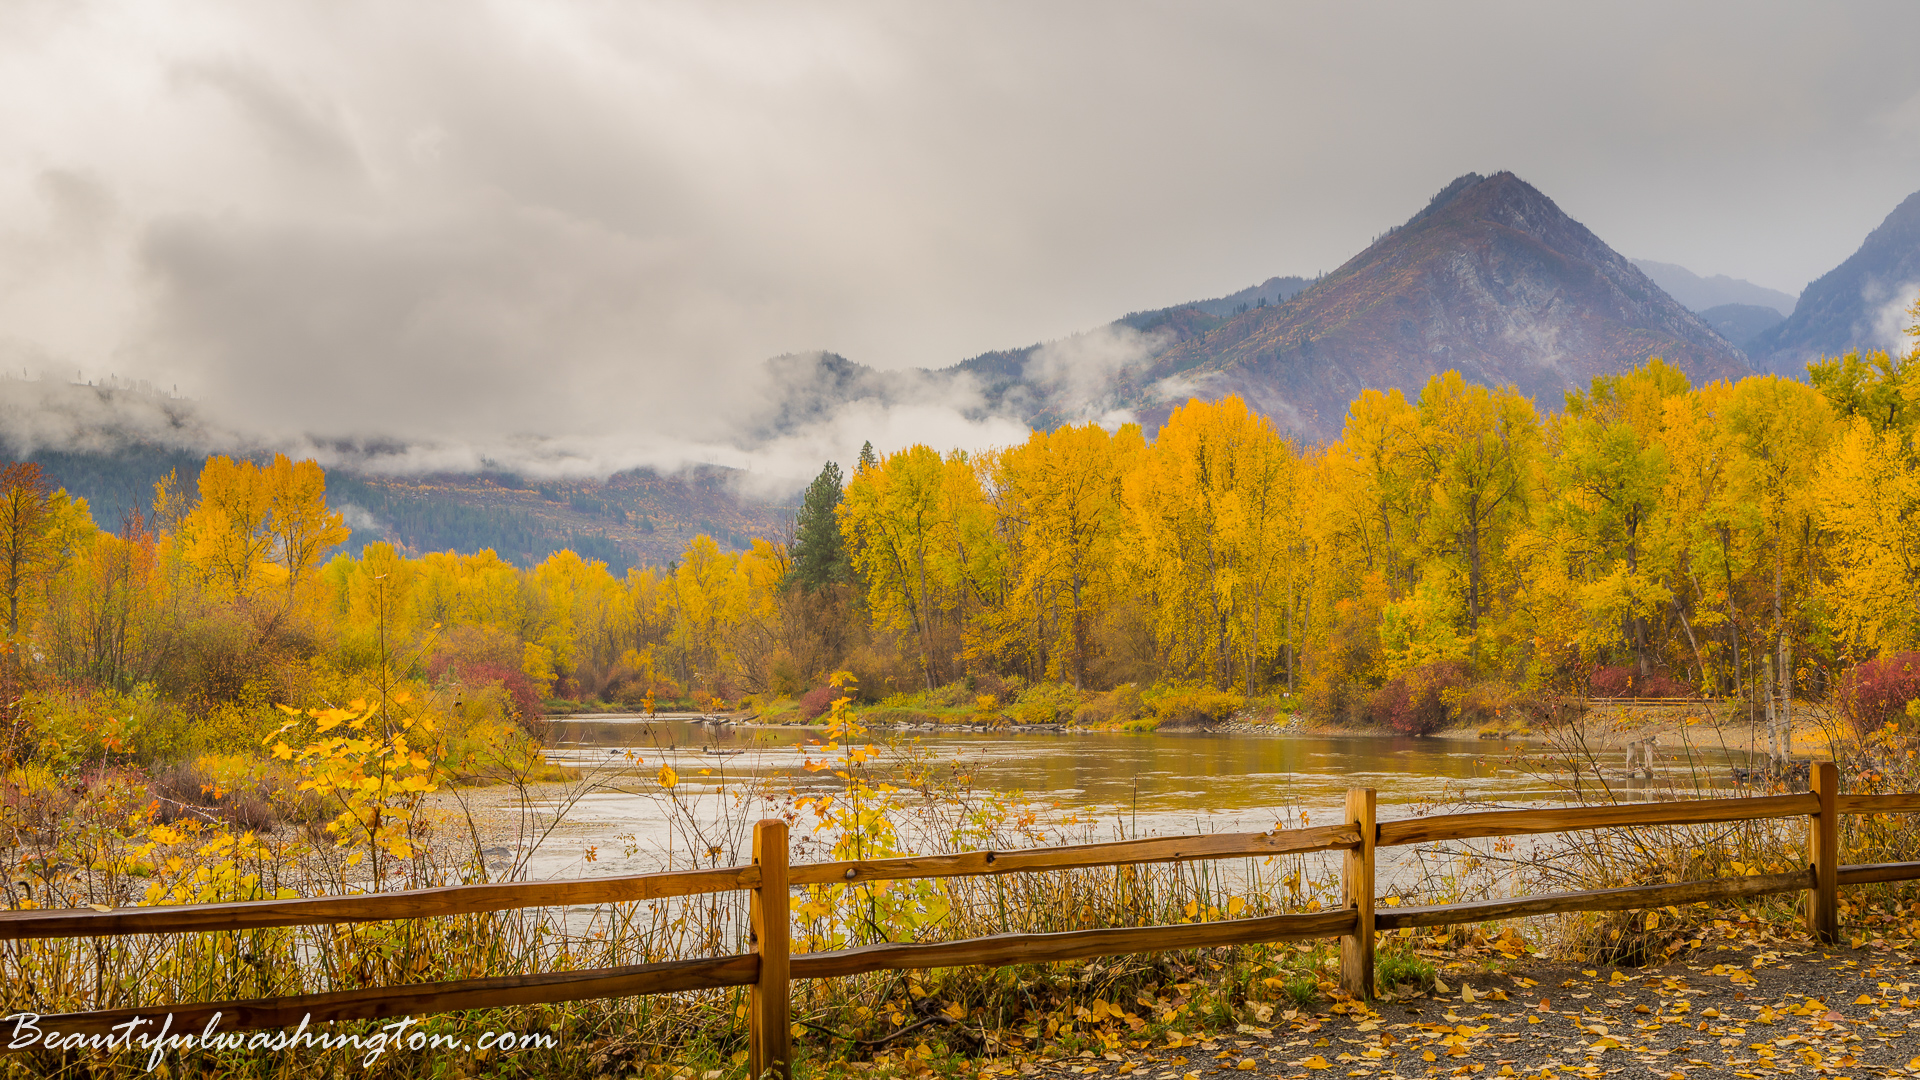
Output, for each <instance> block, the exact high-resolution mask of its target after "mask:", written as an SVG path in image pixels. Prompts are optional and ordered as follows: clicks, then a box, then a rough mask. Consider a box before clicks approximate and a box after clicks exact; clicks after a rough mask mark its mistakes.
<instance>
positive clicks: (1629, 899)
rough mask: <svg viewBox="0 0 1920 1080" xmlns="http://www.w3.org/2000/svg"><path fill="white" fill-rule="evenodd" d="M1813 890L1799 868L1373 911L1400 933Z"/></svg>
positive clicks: (1380, 924)
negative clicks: (1412, 928) (1406, 929)
mask: <svg viewBox="0 0 1920 1080" xmlns="http://www.w3.org/2000/svg"><path fill="white" fill-rule="evenodd" d="M1812 887H1813V874H1812V873H1811V872H1810V871H1806V870H1799V871H1794V872H1792V873H1786V874H1753V875H1749V876H1747V877H1733V878H1711V879H1708V880H1706V881H1682V882H1679V883H1677V884H1673V885H1630V886H1627V887H1625V888H1620V889H1588V890H1583V891H1581V892H1558V893H1541V894H1539V895H1536V896H1520V897H1514V898H1511V899H1501V900H1473V901H1469V902H1467V903H1464V904H1437V905H1434V906H1432V907H1404V908H1383V909H1381V910H1379V911H1376V912H1375V913H1374V918H1373V921H1374V926H1375V927H1377V928H1379V929H1381V930H1398V929H1400V928H1402V927H1407V926H1450V925H1453V924H1456V923H1470V922H1486V921H1488V920H1490V919H1505V918H1512V917H1514V916H1519V915H1552V914H1555V913H1557V912H1563V911H1625V910H1627V909H1628V908H1642V907H1665V906H1667V905H1668V904H1697V903H1701V902H1704V901H1709V900H1733V899H1738V898H1741V897H1748V896H1770V895H1772V894H1774V893H1783V892H1793V891H1795V890H1796V889H1810V888H1812Z"/></svg>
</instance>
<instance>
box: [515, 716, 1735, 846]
mask: <svg viewBox="0 0 1920 1080" xmlns="http://www.w3.org/2000/svg"><path fill="white" fill-rule="evenodd" d="M822 738H823V735H822V734H821V733H820V732H819V731H815V730H806V729H796V728H751V727H721V728H715V727H710V726H706V725H701V724H696V723H693V722H690V721H689V720H688V719H676V718H658V719H654V720H651V721H649V720H647V719H646V718H645V717H638V716H633V717H626V716H601V717H594V718H591V719H570V720H560V721H556V722H555V723H554V725H553V733H552V736H551V738H550V750H549V756H550V757H551V758H552V759H554V760H556V761H563V762H566V763H568V764H572V765H576V766H580V767H583V768H585V769H587V770H589V772H590V774H591V775H593V776H594V777H595V778H596V782H597V784H598V785H599V788H598V789H597V790H595V791H594V792H593V793H591V794H587V795H585V796H584V797H581V798H579V799H578V800H577V801H576V802H574V803H573V805H572V806H571V807H570V808H568V810H567V812H566V817H567V819H568V821H569V822H570V823H571V824H570V826H569V828H568V829H567V830H565V833H564V835H563V836H562V837H561V838H558V839H556V840H553V841H549V848H548V849H547V850H545V851H543V853H542V855H541V857H540V858H539V859H537V860H536V864H535V866H536V870H538V871H545V872H552V873H561V872H566V873H632V872H640V871H643V870H648V869H653V868H656V867H657V866H659V865H660V863H661V861H662V856H663V855H664V854H665V853H666V852H668V851H669V850H672V851H673V852H674V855H675V858H674V862H675V864H676V865H685V855H686V854H687V853H688V852H689V851H690V850H695V849H703V848H711V847H713V846H720V847H722V848H723V849H726V850H724V851H723V857H722V858H721V861H723V862H724V861H727V858H730V857H732V855H733V854H734V852H735V850H737V846H738V845H739V844H740V842H741V841H740V838H741V836H742V835H744V833H743V830H744V825H745V824H746V823H748V822H750V821H751V820H752V819H754V818H757V817H760V816H763V815H764V813H765V810H766V807H765V805H764V804H762V805H760V806H758V807H754V806H750V805H748V800H746V799H744V796H745V794H746V793H747V792H748V791H750V790H753V789H755V788H756V785H755V784H754V783H753V782H754V781H763V780H769V779H772V780H777V781H778V784H777V785H775V786H777V787H779V788H780V789H781V790H789V789H792V790H798V791H799V792H801V793H803V794H804V793H805V792H807V791H808V790H810V789H819V790H831V789H832V788H833V787H836V786H838V784H839V783H840V781H838V780H837V779H835V778H833V776H832V774H831V772H822V773H808V772H806V771H805V770H804V769H803V768H802V767H801V765H802V763H803V761H804V760H806V757H807V753H808V750H809V749H811V751H812V754H813V756H814V757H815V758H818V757H819V756H820V755H819V747H818V745H817V743H818V741H819V740H820V739H822ZM870 739H871V741H874V742H883V741H887V740H889V739H890V740H892V742H893V743H894V745H895V746H896V747H900V748H904V749H907V750H910V751H914V752H917V753H920V754H922V755H924V756H925V758H926V759H927V760H929V761H931V762H932V763H934V764H935V771H936V775H939V776H942V777H950V776H953V775H955V774H956V773H958V774H963V775H965V776H968V777H970V778H971V783H972V785H973V786H974V787H975V788H978V789H985V790H990V791H995V792H1001V793H1006V794H1019V795H1023V796H1025V797H1027V798H1029V799H1032V800H1034V801H1035V802H1036V803H1037V804H1038V805H1040V806H1042V807H1044V808H1046V809H1047V810H1049V811H1050V812H1052V813H1053V814H1054V815H1055V816H1062V815H1066V816H1070V821H1071V823H1072V827H1071V828H1070V829H1068V830H1066V831H1065V832H1063V833H1062V834H1061V835H1062V836H1065V837H1066V838H1069V839H1074V840H1086V839H1092V840H1106V839H1119V838H1123V837H1127V836H1136V835H1138V836H1146V835H1154V834H1159V835H1166V834H1170V833H1190V832H1202V831H1205V832H1214V831H1219V832H1227V831H1240V830H1252V829H1266V828H1271V827H1273V826H1275V825H1276V824H1284V825H1288V826H1297V825H1299V824H1301V823H1302V818H1303V817H1304V818H1305V819H1306V820H1308V821H1310V822H1312V823H1318V824H1325V823H1329V822H1332V821H1335V820H1338V819H1339V817H1340V815H1341V809H1342V805H1343V803H1344V800H1345V796H1346V792H1347V789H1349V788H1352V787H1372V788H1374V789H1375V790H1376V792H1377V793H1378V795H1377V798H1378V800H1379V813H1380V816H1381V817H1382V818H1393V817H1404V816H1409V815H1411V814H1415V813H1419V812H1422V811H1423V810H1427V809H1430V808H1433V807H1435V806H1437V805H1441V804H1446V803H1453V802H1458V801H1461V800H1474V801H1480V802H1500V803H1524V802H1533V801H1540V800H1558V799H1560V798H1562V794H1561V789H1559V788H1557V787H1556V786H1554V785H1553V784H1552V783H1550V782H1548V781H1547V780H1546V779H1545V778H1544V777H1543V776H1542V775H1540V774H1538V773H1537V772H1536V771H1534V767H1530V766H1529V765H1528V763H1527V760H1526V759H1527V756H1528V754H1529V752H1530V751H1531V752H1535V753H1536V754H1537V752H1538V751H1539V749H1540V748H1539V747H1538V746H1528V745H1526V744H1523V743H1518V742H1507V741H1501V740H1477V739H1451V738H1427V739H1413V738H1397V737H1370V736H1328V735H1291V734H1285V733H1277V734H1228V733H1221V734H1215V733H1201V732H1179V733H1151V734H1105V733H1096V734H1081V735H1069V734H1009V733H990V732H977V733H976V732H925V731H915V732H906V733H899V734H890V733H886V732H876V733H874V735H873V736H872V737H870ZM809 742H811V743H814V744H815V745H813V746H812V747H811V748H809V747H808V745H807V744H808V743H809ZM1616 757H1617V755H1613V754H1609V755H1607V756H1606V758H1605V761H1604V763H1605V764H1606V765H1607V766H1608V769H1609V772H1610V773H1611V772H1613V771H1615V768H1616V766H1617V765H1618V762H1617V761H1616V760H1615V758H1616ZM635 759H637V760H635ZM663 764H664V765H671V766H672V767H673V769H674V770H675V772H676V773H677V774H678V775H679V781H680V782H679V785H678V787H677V788H676V793H677V795H678V796H679V797H680V799H681V801H682V803H683V805H685V806H687V807H688V808H690V809H691V811H692V813H691V814H690V815H688V816H686V817H683V818H682V821H683V822H685V821H687V820H692V819H697V820H699V821H701V822H702V824H700V825H699V826H697V827H696V828H695V829H692V830H690V829H689V828H688V827H687V826H686V825H685V824H682V825H681V826H678V827H669V824H668V817H669V815H668V814H667V813H666V810H665V807H664V805H663V803H662V801H661V799H660V788H659V786H658V784H657V783H656V782H655V781H654V777H655V776H656V774H657V772H658V770H659V768H660V766H662V765H663ZM1660 765H1661V768H1662V770H1663V771H1666V772H1671V773H1677V774H1679V775H1680V776H1681V777H1682V778H1681V779H1680V780H1679V781H1678V783H1679V786H1680V787H1681V788H1682V790H1690V789H1691V781H1690V780H1687V779H1685V778H1684V777H1685V776H1686V774H1687V773H1689V772H1690V771H1692V770H1695V769H1705V770H1707V771H1709V772H1710V773H1711V774H1713V775H1715V776H1717V777H1718V778H1720V779H1721V780H1722V781H1724V779H1725V778H1726V775H1727V765H1728V762H1727V760H1726V755H1725V754H1724V753H1718V752H1714V753H1709V754H1707V755H1704V756H1702V755H1696V757H1695V759H1694V762H1693V763H1692V764H1691V765H1690V764H1689V763H1688V762H1687V761H1685V760H1680V759H1676V758H1675V756H1674V755H1672V754H1671V753H1666V754H1663V755H1662V756H1661V761H1660ZM1607 783H1608V784H1609V785H1610V786H1612V787H1614V788H1615V789H1616V790H1625V791H1629V792H1643V793H1645V794H1646V795H1648V796H1650V797H1657V796H1658V794H1659V793H1660V792H1662V791H1665V790H1667V789H1668V781H1666V780H1655V781H1646V780H1625V779H1616V778H1613V777H1612V776H1611V775H1610V776H1609V779H1608V781H1607ZM1055 808H1057V809H1055ZM696 833H697V835H696ZM1069 834H1071V835H1069ZM586 846H595V847H597V848H598V852H597V861H596V862H594V863H593V864H591V865H589V864H587V863H585V862H583V861H581V857H580V852H581V850H582V849H583V848H584V847H586ZM802 857H804V853H803V856H802Z"/></svg>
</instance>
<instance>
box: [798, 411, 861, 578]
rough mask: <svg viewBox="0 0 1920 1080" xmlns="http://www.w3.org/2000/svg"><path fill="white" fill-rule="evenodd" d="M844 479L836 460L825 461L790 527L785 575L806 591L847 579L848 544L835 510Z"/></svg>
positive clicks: (838, 503) (809, 486)
mask: <svg viewBox="0 0 1920 1080" xmlns="http://www.w3.org/2000/svg"><path fill="white" fill-rule="evenodd" d="M868 446H869V449H868V450H867V451H863V454H864V453H871V446H872V444H868ZM844 479H845V478H844V477H843V476H842V475H841V473H840V465H839V463H838V462H833V461H829V462H827V464H826V467H825V468H823V469H821V470H820V475H819V476H816V477H814V478H813V483H811V484H809V485H807V493H806V495H805V497H804V498H803V499H802V500H801V503H800V514H799V517H798V519H797V520H796V521H795V523H794V530H793V533H794V537H793V549H794V550H793V570H792V572H791V573H790V574H789V575H788V579H789V580H790V581H792V582H794V583H797V584H798V585H799V586H800V587H801V588H802V589H805V590H806V591H807V592H816V591H818V590H819V589H822V588H824V587H826V586H828V585H841V584H845V583H846V582H847V581H848V580H849V575H848V568H847V546H846V544H845V542H844V541H843V540H842V539H841V536H840V518H839V516H838V515H837V514H836V513H835V510H836V509H838V507H839V506H840V498H841V489H842V486H843V480H844Z"/></svg>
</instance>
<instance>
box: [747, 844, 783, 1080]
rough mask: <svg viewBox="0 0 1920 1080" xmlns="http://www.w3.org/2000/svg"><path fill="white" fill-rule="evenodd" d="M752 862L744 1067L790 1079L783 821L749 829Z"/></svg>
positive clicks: (754, 1072) (753, 1072) (755, 1075)
mask: <svg viewBox="0 0 1920 1080" xmlns="http://www.w3.org/2000/svg"><path fill="white" fill-rule="evenodd" d="M753 862H754V865H755V866H758V867H759V868H760V887H759V888H757V889H754V890H753V901H752V908H751V915H750V919H751V923H750V926H751V928H752V931H753V951H754V953H755V954H756V955H758V956H759V957H760V977H759V980H758V981H757V982H755V983H754V984H753V989H752V990H751V992H750V993H749V995H748V1006H747V1012H748V1022H747V1068H748V1069H749V1071H750V1073H751V1075H752V1076H753V1078H754V1080H761V1078H762V1077H765V1076H767V1075H768V1074H771V1075H773V1076H776V1077H778V1078H779V1080H793V1046H792V1042H793V1040H792V1037H791V1031H790V1025H791V1024H792V1022H793V1021H792V1019H791V1018H790V1017H789V1015H788V1008H787V1006H788V1000H789V992H790V988H791V983H789V982H788V977H789V973H790V971H791V958H790V956H789V954H788V941H787V932H788V927H789V925H790V922H789V920H790V919H791V915H790V914H789V909H790V902H791V900H792V894H790V893H789V892H788V891H787V823H786V822H784V821H782V820H780V819H779V818H768V819H767V820H765V821H762V822H760V823H759V824H757V825H755V826H754V827H753Z"/></svg>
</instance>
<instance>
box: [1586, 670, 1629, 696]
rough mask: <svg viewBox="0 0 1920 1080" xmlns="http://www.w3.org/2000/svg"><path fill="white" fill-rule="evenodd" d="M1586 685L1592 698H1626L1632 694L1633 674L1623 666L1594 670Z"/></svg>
mask: <svg viewBox="0 0 1920 1080" xmlns="http://www.w3.org/2000/svg"><path fill="white" fill-rule="evenodd" d="M1587 685H1588V686H1589V687H1591V688H1592V691H1593V696H1594V697H1603V698H1618V697H1627V696H1629V695H1631V694H1632V693H1633V672H1632V671H1630V670H1628V669H1627V667H1626V666H1625V665H1623V664H1615V665H1613V666H1612V667H1601V668H1594V669H1593V674H1592V675H1590V676H1588V677H1587Z"/></svg>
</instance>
